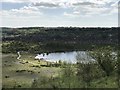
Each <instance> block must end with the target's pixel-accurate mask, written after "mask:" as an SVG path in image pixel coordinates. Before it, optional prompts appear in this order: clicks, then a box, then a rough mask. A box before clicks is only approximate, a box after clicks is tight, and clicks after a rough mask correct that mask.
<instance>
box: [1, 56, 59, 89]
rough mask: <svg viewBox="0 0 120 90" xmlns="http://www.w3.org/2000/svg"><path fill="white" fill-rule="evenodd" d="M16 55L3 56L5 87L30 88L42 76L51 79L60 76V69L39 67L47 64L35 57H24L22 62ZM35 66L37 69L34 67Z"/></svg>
mask: <svg viewBox="0 0 120 90" xmlns="http://www.w3.org/2000/svg"><path fill="white" fill-rule="evenodd" d="M16 57H17V55H15V54H7V55H5V54H3V56H2V60H3V87H13V86H16V85H21V86H22V87H30V86H31V83H32V81H33V79H35V78H40V77H42V76H46V77H51V76H56V75H58V72H59V71H60V68H55V67H51V68H50V67H39V66H40V65H41V64H43V65H44V64H46V62H44V61H41V62H38V61H37V60H34V58H33V57H34V55H27V54H24V55H22V58H21V60H17V59H16ZM33 66H35V67H33Z"/></svg>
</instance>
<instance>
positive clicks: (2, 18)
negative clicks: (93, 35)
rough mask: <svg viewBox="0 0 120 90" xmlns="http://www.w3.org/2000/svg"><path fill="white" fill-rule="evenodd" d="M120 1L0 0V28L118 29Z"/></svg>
mask: <svg viewBox="0 0 120 90" xmlns="http://www.w3.org/2000/svg"><path fill="white" fill-rule="evenodd" d="M118 1H119V0H0V5H1V6H2V7H1V8H0V22H1V24H0V26H1V27H35V26H38V27H70V26H72V27H117V26H118Z"/></svg>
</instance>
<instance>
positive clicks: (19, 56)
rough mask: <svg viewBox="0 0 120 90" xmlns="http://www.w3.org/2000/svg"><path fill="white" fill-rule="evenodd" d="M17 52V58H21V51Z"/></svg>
mask: <svg viewBox="0 0 120 90" xmlns="http://www.w3.org/2000/svg"><path fill="white" fill-rule="evenodd" d="M17 54H18V57H17V59H18V60H20V58H21V55H20V52H17Z"/></svg>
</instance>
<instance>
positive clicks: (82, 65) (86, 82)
mask: <svg viewBox="0 0 120 90" xmlns="http://www.w3.org/2000/svg"><path fill="white" fill-rule="evenodd" d="M86 54H87V56H86V58H85V57H83V55H82V54H81V53H78V54H77V56H76V59H77V66H78V67H77V76H78V79H79V80H82V81H83V87H84V88H89V87H90V82H91V80H92V79H93V78H92V72H91V70H92V65H93V64H92V61H91V60H90V57H89V56H88V53H86Z"/></svg>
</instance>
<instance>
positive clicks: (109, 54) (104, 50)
mask: <svg viewBox="0 0 120 90" xmlns="http://www.w3.org/2000/svg"><path fill="white" fill-rule="evenodd" d="M90 55H91V56H92V58H94V59H95V60H96V61H97V63H98V64H99V66H100V68H101V69H102V70H103V71H104V72H105V73H106V75H107V76H109V75H111V73H112V72H113V71H114V68H115V60H116V53H115V51H114V49H113V48H112V47H110V46H106V47H101V48H97V49H94V50H92V51H91V52H90Z"/></svg>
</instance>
